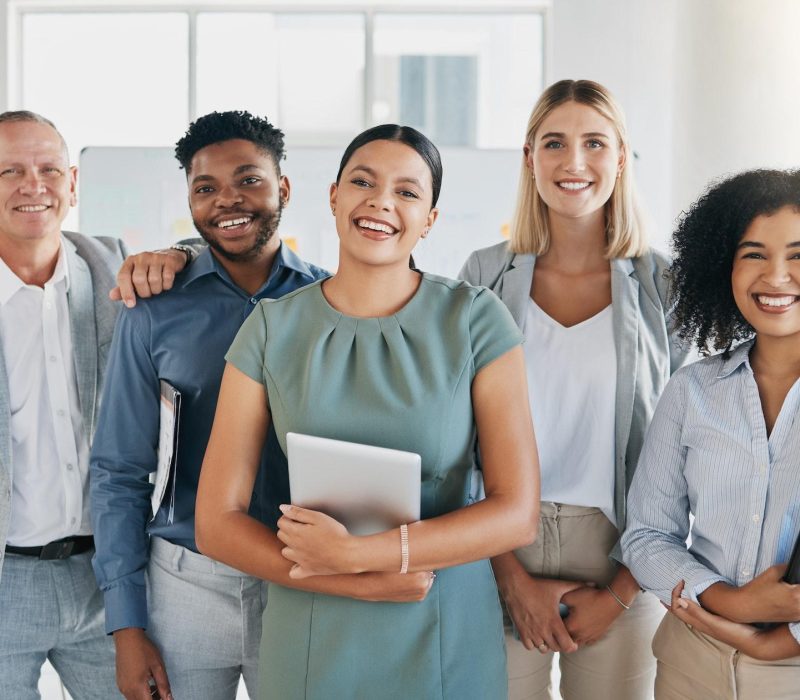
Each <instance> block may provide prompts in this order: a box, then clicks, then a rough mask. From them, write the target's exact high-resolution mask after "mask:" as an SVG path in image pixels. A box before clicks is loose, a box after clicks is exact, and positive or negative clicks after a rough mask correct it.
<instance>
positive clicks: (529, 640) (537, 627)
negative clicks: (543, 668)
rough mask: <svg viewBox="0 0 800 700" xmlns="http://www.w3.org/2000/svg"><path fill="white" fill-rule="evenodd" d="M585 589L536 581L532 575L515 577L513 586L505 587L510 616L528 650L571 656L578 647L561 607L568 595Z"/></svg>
mask: <svg viewBox="0 0 800 700" xmlns="http://www.w3.org/2000/svg"><path fill="white" fill-rule="evenodd" d="M583 588H586V584H584V583H579V582H577V581H560V580H558V579H550V578H534V577H533V576H531V575H530V574H525V575H524V576H519V577H516V580H515V582H514V583H513V584H510V585H505V586H503V588H502V593H503V599H504V600H505V604H506V608H507V609H508V614H509V616H510V617H511V620H512V621H513V622H514V626H515V627H516V628H517V632H518V633H519V638H520V641H521V642H522V643H523V644H524V645H525V648H526V649H531V650H532V649H536V650H538V651H539V652H541V653H543V654H545V653H547V652H548V651H560V652H564V653H570V652H572V651H575V650H576V649H577V648H578V645H577V644H576V643H575V640H574V639H573V638H572V637H571V636H570V634H569V632H568V631H567V628H566V627H565V626H564V620H562V619H561V615H560V614H559V612H558V604H559V603H560V602H561V599H562V597H565V594H568V593H569V592H570V591H575V590H578V589H583Z"/></svg>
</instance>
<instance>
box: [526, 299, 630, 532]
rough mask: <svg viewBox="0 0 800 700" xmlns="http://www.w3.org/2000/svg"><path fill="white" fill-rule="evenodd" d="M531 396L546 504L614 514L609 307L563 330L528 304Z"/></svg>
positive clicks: (614, 375) (613, 378)
mask: <svg viewBox="0 0 800 700" xmlns="http://www.w3.org/2000/svg"><path fill="white" fill-rule="evenodd" d="M523 332H524V334H525V344H524V345H523V351H524V353H525V366H526V369H527V373H528V395H529V400H530V406H531V415H532V416H533V426H534V430H535V431H536V446H537V448H538V451H539V463H540V465H541V496H540V498H541V500H542V501H551V502H553V503H566V504H569V505H572V506H587V507H594V508H599V509H600V510H602V511H603V513H604V514H605V516H606V517H607V518H608V519H609V520H610V521H611V522H612V523H614V524H615V525H616V517H615V513H614V425H615V417H614V405H615V399H616V386H617V352H616V349H615V347H614V329H613V326H612V316H611V306H607V307H606V308H605V309H603V310H602V311H600V312H599V313H597V314H595V315H594V316H592V317H591V318H588V319H586V320H585V321H583V322H581V323H576V324H575V325H574V326H569V327H566V326H562V325H561V324H560V323H558V321H556V320H555V319H553V318H551V317H550V316H549V315H548V314H546V313H545V312H544V311H543V310H542V309H541V308H539V306H538V305H537V304H536V302H535V301H534V300H533V299H530V298H529V299H528V305H527V310H526V315H525V328H524V331H523Z"/></svg>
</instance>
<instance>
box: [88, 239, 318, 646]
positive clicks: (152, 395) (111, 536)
mask: <svg viewBox="0 0 800 700" xmlns="http://www.w3.org/2000/svg"><path fill="white" fill-rule="evenodd" d="M327 275H328V273H327V272H325V271H324V270H321V269H320V268H318V267H315V266H314V265H310V264H308V263H305V262H303V261H302V260H300V258H298V257H297V256H296V255H295V254H294V253H293V252H292V251H291V250H289V249H288V248H287V247H286V246H285V245H284V244H281V247H280V249H279V251H278V253H277V255H276V257H275V262H274V263H273V266H272V271H271V273H270V276H269V279H268V280H267V282H266V284H264V286H263V287H262V288H261V289H260V290H259V291H258V292H257V293H256V294H255V295H250V294H247V293H246V292H245V291H243V290H242V289H240V288H239V287H237V286H236V285H235V284H234V283H233V281H232V280H231V278H230V276H229V275H228V274H227V272H226V271H225V269H224V268H223V267H222V265H220V263H219V262H218V261H217V259H216V258H215V257H214V255H212V253H211V251H210V250H208V249H206V250H205V251H203V252H202V253H201V254H200V255H199V256H198V258H197V259H196V260H195V261H194V262H193V263H192V264H191V265H189V266H188V267H187V268H186V270H185V271H184V272H182V273H181V274H180V275H179V276H178V277H177V279H176V281H175V284H174V286H173V289H172V290H171V291H169V292H167V293H164V294H161V295H159V296H156V297H153V298H151V299H140V300H139V301H138V302H137V304H136V306H135V307H134V308H133V309H124V310H123V311H122V313H121V314H120V316H119V320H118V321H117V326H116V329H115V331H114V339H113V342H112V344H111V350H110V356H109V363H108V370H107V373H106V384H105V389H104V393H103V401H102V408H101V411H100V417H99V421H98V426H97V432H96V434H95V436H94V442H93V446H92V453H91V458H90V490H91V507H92V527H93V530H94V533H95V546H96V555H95V558H94V567H95V573H96V575H97V579H98V582H99V584H100V588H101V589H102V590H103V592H104V596H105V606H106V630H107V631H108V632H113V631H114V630H117V629H121V628H124V627H141V628H146V627H147V599H146V594H145V575H144V572H145V569H146V566H147V561H148V557H149V554H148V551H149V536H150V535H155V536H158V537H163V538H164V539H167V540H169V541H170V542H173V543H175V544H178V545H181V546H184V547H188V548H189V549H192V550H194V551H197V546H196V544H195V538H194V509H195V498H196V495H197V483H198V479H199V476H200V466H201V464H202V462H203V455H204V454H205V449H206V443H207V442H208V437H209V435H210V433H211V425H212V423H213V421H214V411H215V409H216V405H217V395H218V393H219V387H220V383H221V381H222V372H223V370H224V368H225V359H224V358H225V353H226V352H227V350H228V347H229V346H230V344H231V342H233V338H234V337H235V335H236V332H237V331H238V330H239V327H240V326H241V324H242V322H243V321H244V320H245V318H247V316H248V315H249V314H250V312H251V311H252V310H253V309H254V308H255V305H256V304H257V303H258V301H259V300H260V299H264V298H277V297H280V296H283V295H284V294H287V293H288V292H291V291H293V290H295V289H297V288H299V287H303V286H305V285H307V284H309V283H311V282H313V281H315V280H317V279H320V278H322V277H326V276H327ZM161 379H163V380H165V381H167V382H169V383H170V384H172V385H173V386H174V387H175V388H177V389H178V390H179V391H180V392H181V394H182V396H181V415H180V426H179V443H178V450H177V468H176V479H175V505H174V512H173V514H172V518H170V517H169V503H168V501H169V500H170V499H169V498H168V497H165V498H164V503H163V504H162V506H161V508H160V509H159V511H158V513H157V514H156V516H155V518H154V519H153V521H152V522H150V519H151V516H152V513H151V505H150V494H151V492H152V488H153V487H152V485H151V484H150V482H149V475H150V473H151V472H154V471H155V470H156V466H157V451H158V434H159V415H160V414H159V411H160V404H159V399H160V382H159V380H161ZM267 469H268V470H269V473H268V476H267V477H266V478H265V470H267ZM288 493H289V491H288V477H287V475H286V460H285V457H284V455H283V453H282V452H281V449H280V447H279V446H278V443H277V440H276V438H275V434H274V431H272V430H270V431H269V435H268V438H267V444H266V446H265V450H264V454H263V456H262V468H261V469H260V470H259V478H258V480H257V482H256V486H255V489H254V492H253V499H252V503H251V508H250V512H251V514H252V515H254V516H255V517H258V518H259V519H261V520H262V521H264V522H266V523H267V524H270V525H272V526H273V527H274V524H275V521H276V520H277V517H278V515H279V513H278V511H277V506H278V505H279V504H280V503H281V502H286V499H287V498H288Z"/></svg>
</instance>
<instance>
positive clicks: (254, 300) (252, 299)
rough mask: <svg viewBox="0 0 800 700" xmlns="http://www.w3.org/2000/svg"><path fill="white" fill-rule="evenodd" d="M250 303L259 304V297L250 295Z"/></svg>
mask: <svg viewBox="0 0 800 700" xmlns="http://www.w3.org/2000/svg"><path fill="white" fill-rule="evenodd" d="M250 303H251V304H258V299H256V298H255V297H250Z"/></svg>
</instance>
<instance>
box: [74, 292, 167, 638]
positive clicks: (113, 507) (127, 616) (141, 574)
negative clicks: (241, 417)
mask: <svg viewBox="0 0 800 700" xmlns="http://www.w3.org/2000/svg"><path fill="white" fill-rule="evenodd" d="M142 326H144V327H145V328H144V330H143V328H142ZM145 338H149V317H148V316H147V313H146V311H145V309H144V304H143V303H142V304H139V305H137V306H136V307H135V308H134V309H130V310H127V309H126V310H123V311H122V313H121V314H120V316H119V319H118V321H117V325H116V328H115V330H114V339H113V341H112V343H111V350H110V357H109V362H108V369H107V371H106V380H105V387H104V391H103V400H102V410H101V411H100V417H99V421H98V425H97V431H96V433H95V436H94V442H93V445H92V452H91V456H90V460H89V472H90V499H91V511H92V529H93V531H94V539H95V550H96V553H95V557H94V560H93V566H94V570H95V575H96V577H97V582H98V585H99V586H100V589H101V590H102V591H103V596H104V600H105V608H106V632H108V633H109V634H110V633H111V632H114V631H115V630H118V629H123V628H125V627H141V628H142V629H146V628H147V595H146V588H145V569H146V567H147V561H148V558H149V538H148V535H147V523H148V521H149V519H150V515H151V505H150V494H151V492H152V488H153V487H152V485H151V484H150V481H149V475H150V473H151V472H153V471H155V470H156V466H157V460H158V432H159V395H160V392H159V379H158V374H157V372H156V369H155V367H154V366H153V363H152V361H151V355H150V352H149V345H148V343H147V342H146V340H145Z"/></svg>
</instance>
